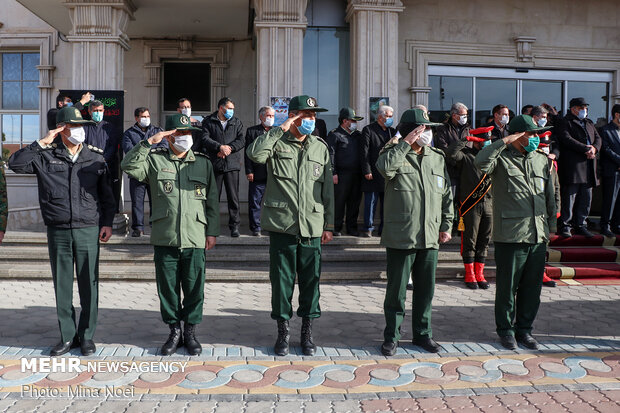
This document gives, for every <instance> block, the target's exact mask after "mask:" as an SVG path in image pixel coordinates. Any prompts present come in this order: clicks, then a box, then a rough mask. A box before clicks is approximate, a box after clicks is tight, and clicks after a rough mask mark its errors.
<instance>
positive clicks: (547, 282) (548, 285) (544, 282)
mask: <svg viewBox="0 0 620 413" xmlns="http://www.w3.org/2000/svg"><path fill="white" fill-rule="evenodd" d="M543 285H544V286H545V287H555V286H556V285H558V283H556V282H555V281H553V280H549V281H543Z"/></svg>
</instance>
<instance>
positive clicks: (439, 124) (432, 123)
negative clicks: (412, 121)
mask: <svg viewBox="0 0 620 413" xmlns="http://www.w3.org/2000/svg"><path fill="white" fill-rule="evenodd" d="M420 125H428V126H441V125H443V123H435V122H425V123H420Z"/></svg>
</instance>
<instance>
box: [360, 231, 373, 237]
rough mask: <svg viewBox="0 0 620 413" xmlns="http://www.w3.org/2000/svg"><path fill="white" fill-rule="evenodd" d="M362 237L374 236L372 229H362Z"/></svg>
mask: <svg viewBox="0 0 620 413" xmlns="http://www.w3.org/2000/svg"><path fill="white" fill-rule="evenodd" d="M360 237H362V238H372V231H362V232H361V234H360Z"/></svg>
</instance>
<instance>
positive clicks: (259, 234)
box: [252, 231, 263, 237]
mask: <svg viewBox="0 0 620 413" xmlns="http://www.w3.org/2000/svg"><path fill="white" fill-rule="evenodd" d="M252 235H253V236H255V237H260V236H262V235H263V234H261V233H260V231H252Z"/></svg>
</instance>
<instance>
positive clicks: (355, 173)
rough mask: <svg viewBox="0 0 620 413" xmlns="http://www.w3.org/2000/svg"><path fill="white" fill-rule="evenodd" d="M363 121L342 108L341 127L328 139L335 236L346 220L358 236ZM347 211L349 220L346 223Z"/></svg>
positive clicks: (348, 226) (350, 232) (348, 228)
mask: <svg viewBox="0 0 620 413" xmlns="http://www.w3.org/2000/svg"><path fill="white" fill-rule="evenodd" d="M360 120H364V118H363V117H361V116H356V115H355V111H354V110H353V109H351V108H342V109H340V114H339V116H338V124H339V125H340V126H338V127H337V128H336V129H334V130H332V131H331V132H330V133H329V135H328V136H327V145H328V147H329V155H330V158H331V161H332V170H333V171H332V173H333V176H334V177H333V179H334V185H335V186H334V196H335V198H336V199H335V215H334V235H335V236H339V235H342V232H341V231H342V224H343V221H346V227H347V234H349V235H353V236H354V237H357V236H358V235H359V232H358V231H357V217H358V215H359V212H360V201H361V200H362V190H361V183H362V168H361V165H360V150H359V147H360V140H361V137H362V134H361V133H360V132H359V131H358V130H357V122H358V121H360ZM345 208H346V220H345Z"/></svg>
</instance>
